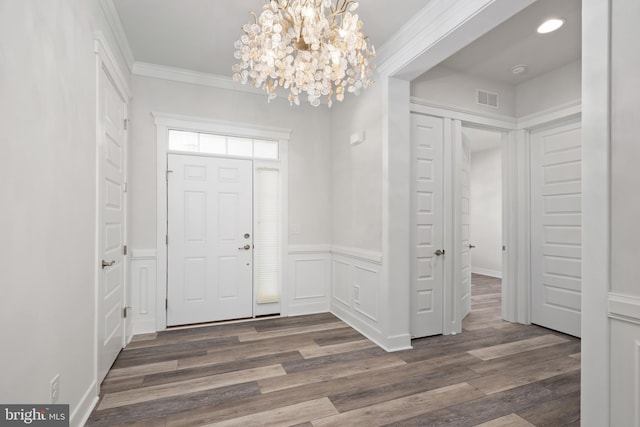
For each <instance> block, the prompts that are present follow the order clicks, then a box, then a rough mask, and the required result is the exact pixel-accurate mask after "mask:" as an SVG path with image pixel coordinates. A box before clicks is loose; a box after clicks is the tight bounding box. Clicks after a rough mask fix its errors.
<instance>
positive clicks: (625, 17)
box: [609, 0, 640, 426]
mask: <svg viewBox="0 0 640 427" xmlns="http://www.w3.org/2000/svg"><path fill="white" fill-rule="evenodd" d="M611 4H612V8H611V13H612V16H611V26H612V33H611V34H612V35H611V37H612V41H611V43H612V50H611V82H612V83H611V258H610V259H611V288H610V293H609V312H610V316H611V317H614V318H617V319H618V320H612V321H611V350H610V351H611V387H612V388H611V425H612V426H618V425H639V424H640V412H639V409H640V408H639V407H638V405H639V402H640V390H639V388H638V384H639V383H640V365H639V357H640V326H639V323H640V314H639V313H640V287H639V286H638V281H639V280H638V277H639V276H640V267H639V266H640V263H639V262H638V261H640V250H639V249H638V248H639V246H638V242H640V225H639V224H638V218H640V197H638V194H639V193H638V192H639V189H640V168H638V159H640V144H638V120H639V118H640V103H639V102H638V98H639V97H640V75H639V73H638V68H639V67H640V50H639V49H638V45H637V42H638V40H640V27H639V26H638V22H637V21H638V17H639V16H640V3H639V2H636V1H621V0H614V1H612V2H611ZM614 301H615V303H614Z"/></svg>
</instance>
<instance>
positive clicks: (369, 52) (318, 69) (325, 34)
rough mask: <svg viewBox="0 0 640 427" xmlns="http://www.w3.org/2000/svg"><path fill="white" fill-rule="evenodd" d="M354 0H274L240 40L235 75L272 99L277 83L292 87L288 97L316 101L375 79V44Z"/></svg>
mask: <svg viewBox="0 0 640 427" xmlns="http://www.w3.org/2000/svg"><path fill="white" fill-rule="evenodd" d="M357 8H358V2H357V1H352V0H271V1H269V2H268V3H266V4H265V5H264V6H263V8H262V12H261V13H260V16H257V15H256V14H255V13H253V12H251V14H252V15H253V18H254V22H253V23H248V24H245V25H244V26H243V27H242V30H243V31H244V33H245V34H243V35H242V36H241V37H240V40H237V41H236V42H235V45H234V47H235V49H236V51H235V58H236V59H238V60H239V61H240V62H239V63H237V64H235V65H234V66H233V80H234V81H236V82H240V83H242V84H247V83H251V84H252V85H253V86H255V87H257V88H262V89H263V90H264V91H265V92H266V93H267V96H268V100H269V101H271V100H272V99H275V98H276V88H277V87H278V86H282V87H283V88H284V89H287V90H289V102H290V103H291V104H296V105H300V95H301V94H302V93H304V92H306V94H307V100H308V101H309V103H311V105H313V106H318V105H320V101H321V98H322V97H326V99H327V101H328V104H329V107H331V104H332V102H333V99H336V100H337V101H342V100H343V99H344V95H345V92H349V93H353V94H355V95H357V94H359V93H360V90H361V89H363V88H366V87H368V86H369V85H370V84H372V83H373V80H372V79H371V76H372V74H373V71H372V68H373V64H372V63H371V62H370V60H371V59H373V58H374V57H375V49H374V48H373V46H368V45H367V38H366V37H365V36H364V35H363V34H362V27H363V24H362V21H361V20H360V19H359V17H358V15H357V14H356V13H354V12H355V10H356V9H357Z"/></svg>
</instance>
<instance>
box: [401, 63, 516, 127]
mask: <svg viewBox="0 0 640 427" xmlns="http://www.w3.org/2000/svg"><path fill="white" fill-rule="evenodd" d="M476 89H482V90H487V91H489V92H493V93H497V94H498V98H499V101H498V108H494V107H488V106H486V105H480V104H478V103H477V102H476V101H477V100H476ZM411 96H414V97H417V98H420V99H423V100H426V101H429V102H433V103H435V104H439V105H447V106H450V107H455V108H461V109H463V110H467V111H473V112H477V113H481V114H492V115H495V114H497V115H501V116H508V117H516V90H515V87H514V86H512V85H508V84H503V83H497V82H494V81H491V80H486V79H481V78H478V77H475V76H471V75H469V74H465V73H461V72H458V71H455V70H452V69H450V68H447V67H444V66H441V65H438V66H436V67H434V68H432V69H431V70H429V71H428V72H426V73H424V74H422V75H421V76H419V77H418V78H416V79H415V80H413V81H412V82H411Z"/></svg>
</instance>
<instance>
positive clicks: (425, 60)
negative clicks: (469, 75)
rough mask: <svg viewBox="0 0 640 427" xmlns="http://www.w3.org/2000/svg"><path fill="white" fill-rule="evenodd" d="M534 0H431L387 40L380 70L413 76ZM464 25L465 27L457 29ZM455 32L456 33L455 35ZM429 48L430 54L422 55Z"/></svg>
mask: <svg viewBox="0 0 640 427" xmlns="http://www.w3.org/2000/svg"><path fill="white" fill-rule="evenodd" d="M534 1H535V0H448V1H437V2H436V1H430V2H428V3H427V5H426V6H425V7H424V8H423V9H422V10H420V11H418V13H416V14H415V16H414V17H413V18H412V19H411V20H410V21H408V22H407V23H406V24H405V25H404V26H402V28H400V30H398V31H397V32H396V33H395V34H394V35H393V36H392V37H391V38H390V39H389V41H387V43H385V44H384V45H383V46H382V47H381V48H380V49H379V51H378V52H379V53H378V70H380V72H381V74H383V75H387V76H396V77H399V78H401V79H403V80H413V79H414V78H416V77H417V76H419V75H420V74H422V73H423V72H425V71H427V70H428V69H430V68H432V67H433V66H435V65H437V64H439V63H440V62H442V61H443V60H444V59H446V58H447V56H448V55H449V52H450V51H451V50H452V49H454V50H457V49H459V48H461V47H463V46H465V45H467V44H468V43H470V42H472V41H473V40H475V39H477V38H478V37H480V36H481V35H483V34H485V33H486V32H487V31H488V30H490V29H491V28H489V27H491V26H494V25H495V21H496V19H498V20H500V22H503V21H504V20H507V19H508V18H509V17H511V16H512V15H514V14H515V13H517V12H519V11H521V10H522V9H524V8H525V7H527V6H529V5H530V4H532V3H533V2H534ZM461 27H464V28H465V30H464V31H462V32H460V31H458V30H459V29H460V28H461ZM452 36H453V37H452ZM426 51H429V55H427V56H425V55H423V54H424V53H425V52H426Z"/></svg>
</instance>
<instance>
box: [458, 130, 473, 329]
mask: <svg viewBox="0 0 640 427" xmlns="http://www.w3.org/2000/svg"><path fill="white" fill-rule="evenodd" d="M461 138H462V139H461V141H462V145H461V147H462V150H461V153H460V171H459V175H458V176H459V178H460V240H461V247H460V249H461V251H460V252H461V253H460V256H461V258H460V261H461V264H460V281H459V283H458V286H459V288H458V292H457V294H458V295H459V296H460V298H459V304H460V314H461V317H460V320H462V319H464V318H465V316H466V315H467V314H469V313H470V312H471V240H470V239H471V237H470V236H471V141H470V140H469V138H465V137H463V136H462V135H461Z"/></svg>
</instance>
